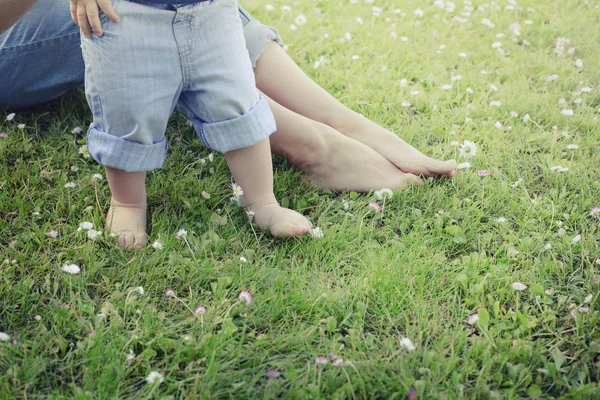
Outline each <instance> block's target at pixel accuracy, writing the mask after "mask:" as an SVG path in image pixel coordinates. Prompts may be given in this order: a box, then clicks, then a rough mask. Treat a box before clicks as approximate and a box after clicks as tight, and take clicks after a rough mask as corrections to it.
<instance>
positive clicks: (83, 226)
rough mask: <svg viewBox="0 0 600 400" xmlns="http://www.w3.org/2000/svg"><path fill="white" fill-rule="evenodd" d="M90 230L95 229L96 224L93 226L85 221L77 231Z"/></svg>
mask: <svg viewBox="0 0 600 400" xmlns="http://www.w3.org/2000/svg"><path fill="white" fill-rule="evenodd" d="M90 229H94V224H92V223H91V222H89V221H84V222H82V223H80V224H79V228H78V229H77V230H78V231H81V230H84V231H89V230H90Z"/></svg>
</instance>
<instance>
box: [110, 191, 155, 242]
mask: <svg viewBox="0 0 600 400" xmlns="http://www.w3.org/2000/svg"><path fill="white" fill-rule="evenodd" d="M106 229H107V230H108V231H109V232H110V233H114V234H115V235H117V240H118V242H119V244H120V245H121V247H123V248H124V249H141V248H142V247H144V245H145V244H146V242H147V241H148V238H147V236H146V203H131V204H129V203H120V202H118V201H117V200H115V199H113V198H111V200H110V208H109V209H108V213H107V214H106Z"/></svg>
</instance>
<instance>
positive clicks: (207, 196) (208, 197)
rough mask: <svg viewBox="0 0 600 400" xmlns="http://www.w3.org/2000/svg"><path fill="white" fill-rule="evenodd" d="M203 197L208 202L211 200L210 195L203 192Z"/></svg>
mask: <svg viewBox="0 0 600 400" xmlns="http://www.w3.org/2000/svg"><path fill="white" fill-rule="evenodd" d="M202 197H204V198H205V199H206V200H208V199H210V193H208V192H205V191H202Z"/></svg>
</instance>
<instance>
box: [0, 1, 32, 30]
mask: <svg viewBox="0 0 600 400" xmlns="http://www.w3.org/2000/svg"><path fill="white" fill-rule="evenodd" d="M35 3H37V0H0V33H4V32H5V31H7V30H8V28H10V27H11V26H13V25H14V24H15V23H16V22H17V21H18V20H19V18H21V17H22V16H23V15H25V13H26V12H27V11H29V9H30V8H31V7H33V5H34V4H35Z"/></svg>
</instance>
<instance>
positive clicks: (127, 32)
mask: <svg viewBox="0 0 600 400" xmlns="http://www.w3.org/2000/svg"><path fill="white" fill-rule="evenodd" d="M113 7H114V8H115V11H116V12H117V14H118V15H119V17H120V22H119V23H118V24H116V23H114V22H112V21H110V20H109V19H108V18H107V17H106V16H105V15H102V17H101V22H102V30H103V35H102V36H101V37H98V36H92V37H91V38H86V37H84V36H83V35H82V36H81V47H82V50H83V58H84V60H85V92H86V97H87V100H88V103H89V105H90V108H91V110H92V113H93V122H92V123H91V125H90V128H89V130H88V136H87V146H88V150H89V152H90V155H91V156H92V157H93V158H94V159H95V160H96V161H98V162H99V163H101V164H103V165H106V166H109V167H112V168H117V169H120V170H124V171H129V172H132V171H148V170H152V169H156V168H160V167H161V166H162V164H163V162H164V160H165V156H166V152H167V141H166V138H165V130H166V127H167V123H168V120H169V117H170V115H171V114H172V112H173V110H174V109H175V107H177V109H178V110H179V111H180V112H182V113H183V114H184V115H185V116H186V117H187V118H188V119H190V120H191V121H192V123H193V125H194V128H195V130H196V133H197V134H198V137H199V138H200V140H201V141H202V143H204V144H205V145H206V146H208V147H210V148H211V149H213V150H216V151H219V152H223V153H224V152H227V151H232V150H237V149H241V148H244V147H249V146H252V145H254V144H256V143H258V142H260V141H262V140H265V139H267V138H268V137H269V136H270V135H271V134H272V133H273V132H274V131H275V119H274V117H273V114H272V113H271V110H270V108H269V106H268V104H267V102H266V100H265V99H264V98H263V97H262V96H259V95H258V93H257V90H256V87H255V81H254V73H253V71H252V64H251V62H250V57H249V56H248V51H247V50H246V46H245V40H244V32H243V25H242V23H241V21H240V17H239V14H238V6H237V1H236V0H211V1H210V2H208V1H207V2H200V3H195V4H189V5H182V6H174V7H169V9H164V8H162V9H161V8H157V7H152V6H149V5H145V4H138V3H136V2H132V1H128V0H113Z"/></svg>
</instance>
